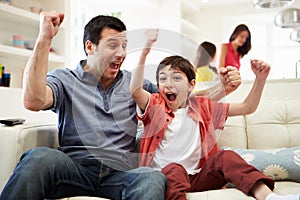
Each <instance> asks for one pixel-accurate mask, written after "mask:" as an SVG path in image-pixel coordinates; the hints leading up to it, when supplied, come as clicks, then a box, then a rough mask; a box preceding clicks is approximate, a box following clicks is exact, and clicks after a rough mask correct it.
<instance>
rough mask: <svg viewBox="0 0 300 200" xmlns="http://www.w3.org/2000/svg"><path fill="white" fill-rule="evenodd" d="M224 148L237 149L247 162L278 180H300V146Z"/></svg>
mask: <svg viewBox="0 0 300 200" xmlns="http://www.w3.org/2000/svg"><path fill="white" fill-rule="evenodd" d="M222 149H225V150H233V151H235V152H236V153H238V154H239V155H240V156H241V157H242V158H243V159H244V160H245V161H246V162H248V163H249V164H251V165H253V166H254V167H256V168H257V169H258V170H260V171H261V172H263V173H264V174H265V175H266V176H268V177H271V178H272V179H274V180H276V181H282V180H288V181H295V182H300V147H291V148H276V149H266V150H258V149H238V148H231V147H223V148H222Z"/></svg>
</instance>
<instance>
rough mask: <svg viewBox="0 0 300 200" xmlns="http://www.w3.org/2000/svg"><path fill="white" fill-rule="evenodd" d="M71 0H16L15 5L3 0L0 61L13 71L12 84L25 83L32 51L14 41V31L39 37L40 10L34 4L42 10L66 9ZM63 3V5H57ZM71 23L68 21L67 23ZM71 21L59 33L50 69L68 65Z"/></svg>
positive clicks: (27, 36) (18, 86)
mask: <svg viewBox="0 0 300 200" xmlns="http://www.w3.org/2000/svg"><path fill="white" fill-rule="evenodd" d="M68 1H69V0H51V1H49V0H28V1H26V2H24V1H22V0H14V1H13V2H12V5H8V4H3V3H0V18H1V21H0V26H1V29H0V63H1V64H2V65H4V66H5V69H8V70H9V71H10V73H11V83H10V86H11V87H16V88H20V87H22V73H23V71H24V67H25V65H26V62H27V61H28V58H29V57H30V55H31V53H32V51H31V50H28V49H24V48H18V47H14V46H13V45H12V37H13V35H22V36H23V37H24V40H35V39H36V37H37V34H38V31H39V14H36V13H33V12H31V11H30V6H35V7H38V8H42V10H53V9H55V10H60V11H61V12H64V13H65V12H66V9H65V8H66V5H67V3H68ZM58 6H59V8H57V7H58ZM66 24H67V25H66ZM68 24H69V23H68V22H66V20H65V22H64V23H63V24H62V25H63V26H62V27H61V28H60V30H59V32H58V34H57V35H56V36H55V38H54V40H53V43H52V45H53V46H52V47H53V48H54V52H53V53H50V55H49V66H48V70H49V71H50V70H52V69H54V68H62V67H64V66H65V65H66V56H65V55H66V52H68V51H67V49H66V45H65V44H66V43H68V39H69V38H68V37H66V33H67V31H66V29H67V28H68Z"/></svg>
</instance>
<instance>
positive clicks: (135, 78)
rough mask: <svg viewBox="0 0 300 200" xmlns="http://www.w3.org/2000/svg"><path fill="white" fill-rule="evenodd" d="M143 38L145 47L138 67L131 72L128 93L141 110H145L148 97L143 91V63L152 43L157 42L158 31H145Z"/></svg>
mask: <svg viewBox="0 0 300 200" xmlns="http://www.w3.org/2000/svg"><path fill="white" fill-rule="evenodd" d="M145 36H146V41H145V46H144V48H143V49H142V52H141V55H140V60H139V62H138V65H137V67H136V68H135V69H134V70H133V72H132V77H131V81H130V93H131V95H132V97H133V99H134V101H135V102H136V103H137V105H138V106H139V107H140V109H142V110H145V108H146V106H147V103H148V100H149V95H150V93H149V92H147V91H146V90H144V89H143V81H144V68H145V62H146V57H147V55H148V53H149V52H150V50H151V47H152V45H153V43H154V42H155V41H156V40H157V37H158V29H149V30H147V31H146V32H145Z"/></svg>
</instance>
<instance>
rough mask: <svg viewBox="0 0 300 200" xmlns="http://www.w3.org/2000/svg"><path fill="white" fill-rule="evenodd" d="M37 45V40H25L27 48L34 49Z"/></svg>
mask: <svg viewBox="0 0 300 200" xmlns="http://www.w3.org/2000/svg"><path fill="white" fill-rule="evenodd" d="M34 45H35V40H25V41H24V46H25V48H26V49H29V50H32V49H33V47H34Z"/></svg>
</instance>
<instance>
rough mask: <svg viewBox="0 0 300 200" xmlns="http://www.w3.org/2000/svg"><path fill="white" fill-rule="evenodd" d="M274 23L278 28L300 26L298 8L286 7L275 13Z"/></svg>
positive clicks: (299, 10)
mask: <svg viewBox="0 0 300 200" xmlns="http://www.w3.org/2000/svg"><path fill="white" fill-rule="evenodd" d="M274 23H275V25H276V26H278V27H280V28H296V29H299V28H300V9H298V8H287V9H284V10H282V11H280V12H279V13H277V14H276V15H275V19H274Z"/></svg>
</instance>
